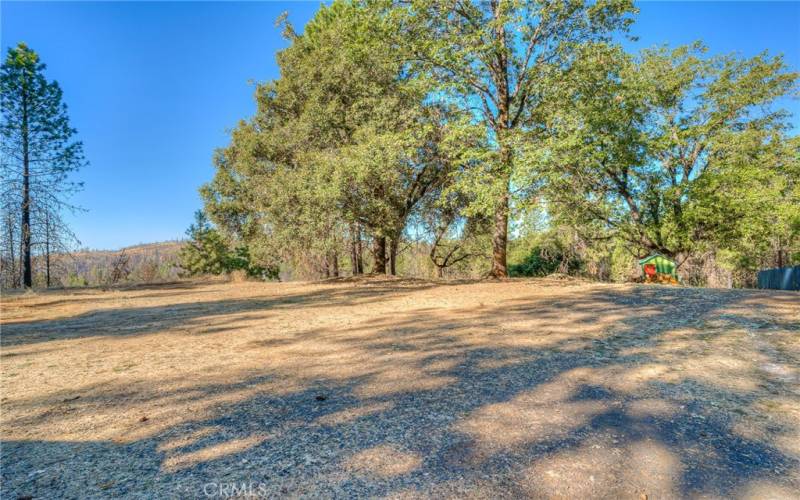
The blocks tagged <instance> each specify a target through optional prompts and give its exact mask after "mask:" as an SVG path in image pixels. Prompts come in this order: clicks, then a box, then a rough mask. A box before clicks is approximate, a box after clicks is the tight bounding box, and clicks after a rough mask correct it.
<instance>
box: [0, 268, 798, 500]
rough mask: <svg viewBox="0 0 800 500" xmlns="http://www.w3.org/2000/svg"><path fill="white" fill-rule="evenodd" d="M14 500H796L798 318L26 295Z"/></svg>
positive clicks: (606, 301)
mask: <svg viewBox="0 0 800 500" xmlns="http://www.w3.org/2000/svg"><path fill="white" fill-rule="evenodd" d="M1 354H2V433H1V435H0V437H2V497H3V498H16V497H26V496H30V497H34V498H47V499H51V498H58V497H72V498H92V497H134V498H203V497H212V498H226V497H247V496H257V495H263V496H270V497H275V496H288V497H315V498H317V497H322V498H326V497H327V498H333V497H336V498H344V497H348V498H349V497H375V496H389V497H436V498H440V497H457V498H462V497H481V498H488V497H492V498H496V497H562V498H566V497H568V498H588V497H605V498H635V499H641V498H645V496H646V497H647V498H650V499H653V498H674V497H702V498H716V497H734V498H759V499H760V498H768V497H771V498H783V497H786V498H790V497H795V498H797V497H798V492H799V491H800V385H799V384H798V383H799V382H800V294H798V293H796V292H767V291H737V290H707V289H688V288H677V287H664V286H635V285H602V284H589V283H582V282H575V281H558V280H520V281H516V280H510V281H505V282H492V283H486V282H474V283H471V282H458V283H454V282H448V283H438V284H437V283H428V282H418V281H403V280H388V279H366V280H360V281H340V282H326V283H315V284H297V283H288V284H268V283H181V284H173V285H167V286H160V287H149V288H135V289H128V290H113V291H101V290H76V291H67V292H49V293H39V294H30V295H7V296H5V297H4V299H3V305H2V352H1Z"/></svg>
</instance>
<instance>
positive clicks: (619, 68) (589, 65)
mask: <svg viewBox="0 0 800 500" xmlns="http://www.w3.org/2000/svg"><path fill="white" fill-rule="evenodd" d="M582 53H583V55H582V57H581V63H580V64H578V65H576V66H575V67H574V69H573V74H572V78H571V79H570V80H569V82H565V83H564V85H563V86H562V89H561V91H560V95H559V96H557V97H554V99H553V101H552V103H551V106H552V113H551V115H550V118H549V121H548V128H549V134H548V140H547V141H546V147H544V148H540V147H535V148H534V147H531V148H530V149H529V150H528V151H527V153H526V162H527V166H528V167H529V174H528V175H529V177H530V178H531V179H532V180H531V182H535V180H534V179H536V180H538V179H541V178H542V177H544V178H545V180H546V181H547V190H546V196H547V198H548V199H549V200H550V202H551V203H552V207H553V209H554V215H555V216H556V218H558V219H559V220H561V221H563V222H564V223H567V224H570V225H572V226H574V227H576V228H577V229H578V230H579V231H582V232H583V234H585V235H590V236H592V237H614V238H619V239H620V240H622V241H623V242H625V244H626V245H627V247H628V249H629V250H630V252H631V253H633V254H635V255H637V256H640V257H643V256H645V255H647V254H649V253H651V252H653V251H657V252H660V253H663V254H665V255H668V256H684V258H685V256H686V255H688V254H691V253H693V252H702V251H707V250H709V249H712V248H715V247H719V246H727V245H729V244H730V243H731V242H732V241H742V240H743V239H744V238H745V237H746V236H745V235H747V234H750V235H752V236H755V233H754V231H756V230H760V229H766V228H768V227H769V226H770V225H769V224H765V223H766V222H767V220H771V221H772V223H773V224H771V225H772V226H773V227H775V226H776V225H777V227H776V229H778V228H780V229H778V230H780V231H785V229H786V227H787V226H786V223H785V222H784V223H781V222H779V221H778V219H781V220H786V219H785V218H784V217H788V218H790V217H791V215H790V214H791V212H792V211H793V209H792V208H790V207H793V206H796V200H797V198H796V196H797V194H796V192H795V191H793V188H792V187H791V186H793V185H795V184H796V182H797V173H796V172H797V171H796V169H795V168H790V165H793V164H796V162H797V155H796V149H795V150H794V151H792V148H791V147H789V145H790V144H791V141H790V140H789V139H788V138H787V137H786V136H785V133H784V131H785V129H786V114H785V113H784V112H783V111H781V110H775V109H773V108H772V106H771V105H772V103H773V102H774V100H775V99H777V98H779V97H781V96H784V95H786V94H787V93H790V92H791V91H792V89H793V88H795V83H796V79H797V75H796V74H795V73H790V72H787V71H786V68H785V65H784V64H783V62H782V60H781V58H780V57H775V58H769V57H767V56H766V55H763V54H762V55H759V56H756V57H754V58H751V59H746V60H740V59H738V58H736V57H734V56H721V57H713V58H704V57H703V49H702V48H701V47H700V46H693V47H682V48H678V49H675V50H667V49H652V50H647V51H644V52H643V53H642V55H641V56H640V57H638V58H637V57H634V56H631V55H628V54H625V53H624V52H622V50H621V49H620V48H619V47H611V46H606V45H587V46H585V47H584V48H583V49H582ZM779 207H786V208H785V209H781V208H779ZM776 208H778V210H776ZM769 231H771V230H770V229H767V232H769ZM768 238H769V236H768V235H767V234H766V233H765V232H764V231H761V232H760V234H759V235H758V237H757V239H759V240H762V241H763V240H765V239H768ZM679 261H680V258H679Z"/></svg>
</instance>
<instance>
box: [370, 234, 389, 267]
mask: <svg viewBox="0 0 800 500" xmlns="http://www.w3.org/2000/svg"><path fill="white" fill-rule="evenodd" d="M372 254H373V256H374V258H375V267H374V268H373V269H372V272H374V273H376V274H385V273H386V236H376V237H375V240H374V242H373V243H372Z"/></svg>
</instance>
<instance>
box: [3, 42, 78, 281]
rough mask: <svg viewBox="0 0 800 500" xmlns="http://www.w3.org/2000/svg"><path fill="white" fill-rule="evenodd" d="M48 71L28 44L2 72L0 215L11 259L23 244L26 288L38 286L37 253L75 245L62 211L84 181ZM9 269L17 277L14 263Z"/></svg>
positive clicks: (71, 132)
mask: <svg viewBox="0 0 800 500" xmlns="http://www.w3.org/2000/svg"><path fill="white" fill-rule="evenodd" d="M45 69H46V66H45V65H44V64H43V63H42V62H41V61H40V59H39V55H38V54H37V53H36V52H34V51H33V50H31V49H30V48H29V47H28V46H27V45H25V44H24V43H19V44H18V45H17V46H16V47H12V48H9V49H8V54H7V56H6V59H5V61H4V62H3V65H2V68H0V111H1V112H2V121H0V154H2V158H0V182H1V183H2V186H3V190H2V197H0V210H1V211H2V220H3V221H4V222H5V223H6V225H7V227H6V228H5V230H4V231H3V232H2V234H3V239H4V240H6V241H4V243H5V245H4V247H5V248H4V249H3V251H4V254H6V255H4V257H6V258H8V259H9V260H12V261H13V260H14V259H11V258H10V257H11V254H13V253H14V252H13V251H12V250H11V249H10V248H9V246H11V245H13V244H14V243H13V242H14V241H16V242H19V246H20V248H19V251H20V257H21V258H20V264H21V268H22V269H21V270H20V271H21V272H20V274H21V275H22V282H21V284H22V285H23V286H26V287H30V286H32V285H33V274H34V273H33V261H34V259H33V257H34V256H35V254H36V253H47V254H49V253H51V252H53V251H66V250H67V249H68V248H67V247H68V246H70V244H72V243H75V242H77V240H76V238H75V236H74V235H73V233H72V231H71V230H70V229H69V228H68V226H67V225H66V223H65V222H64V220H63V217H62V215H61V214H62V212H63V211H64V210H65V209H66V210H75V209H76V208H77V207H74V206H72V205H70V204H69V202H68V200H69V197H70V196H71V195H72V194H74V193H75V192H76V191H78V190H80V189H81V188H82V183H80V182H74V181H72V180H71V178H70V175H71V174H72V173H74V172H75V171H77V170H79V169H80V168H81V167H83V166H85V165H86V160H85V158H84V156H83V145H82V144H81V142H80V141H76V140H75V135H76V133H77V131H76V130H75V129H74V128H72V127H71V126H70V122H69V116H68V113H67V106H66V104H65V103H64V102H63V93H62V91H61V87H60V86H59V85H58V83H57V82H56V81H48V80H47V78H46V76H45V73H44V72H45ZM45 262H47V261H45ZM3 267H4V270H5V268H6V267H8V266H3ZM10 267H11V271H12V273H13V272H14V268H15V266H14V265H13V264H12V265H11V266H10ZM45 274H46V275H47V276H49V274H50V273H49V270H46V271H45ZM12 281H14V282H18V281H19V280H18V279H14V280H12Z"/></svg>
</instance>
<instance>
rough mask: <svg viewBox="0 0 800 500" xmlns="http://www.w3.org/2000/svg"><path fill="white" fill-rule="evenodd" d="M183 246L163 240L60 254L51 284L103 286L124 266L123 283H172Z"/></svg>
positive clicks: (180, 243)
mask: <svg viewBox="0 0 800 500" xmlns="http://www.w3.org/2000/svg"><path fill="white" fill-rule="evenodd" d="M183 245H184V242H183V241H163V242H157V243H143V244H139V245H132V246H129V247H125V248H121V249H119V250H91V249H82V250H78V251H76V252H74V253H72V254H70V255H59V256H56V258H55V259H54V263H55V265H54V269H53V274H54V277H55V280H53V281H55V282H57V283H58V284H61V285H64V286H84V285H91V286H94V285H103V284H106V283H107V282H108V281H109V279H110V276H111V274H112V271H113V269H114V267H115V266H118V265H123V269H122V271H123V275H124V276H125V278H124V279H123V280H122V281H124V282H154V281H165V280H174V279H175V278H177V277H178V272H179V270H180V269H179V268H178V264H177V262H178V252H180V249H181V247H182V246H183Z"/></svg>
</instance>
